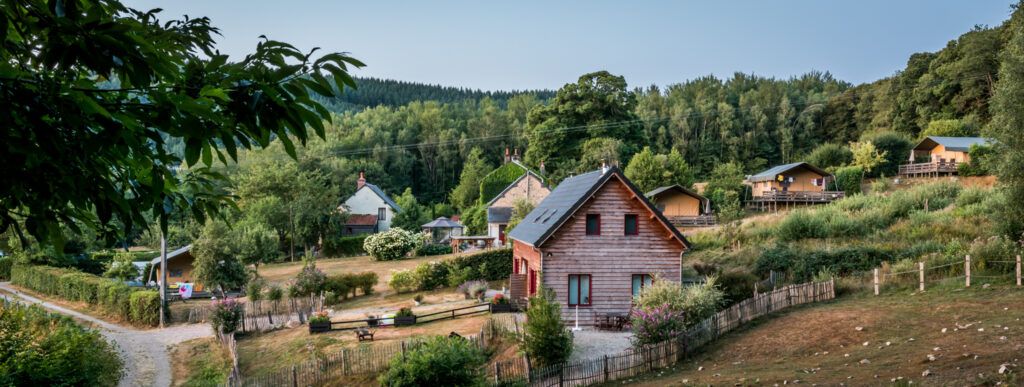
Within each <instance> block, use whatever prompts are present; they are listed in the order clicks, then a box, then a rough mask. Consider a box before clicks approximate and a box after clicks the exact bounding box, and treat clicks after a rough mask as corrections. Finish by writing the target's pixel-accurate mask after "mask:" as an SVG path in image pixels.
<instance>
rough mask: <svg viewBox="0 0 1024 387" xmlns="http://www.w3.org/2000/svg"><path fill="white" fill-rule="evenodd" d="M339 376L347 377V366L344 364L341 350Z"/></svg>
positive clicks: (343, 351)
mask: <svg viewBox="0 0 1024 387" xmlns="http://www.w3.org/2000/svg"><path fill="white" fill-rule="evenodd" d="M341 375H342V376H347V375H348V364H347V363H346V362H345V350H344V349H342V350H341Z"/></svg>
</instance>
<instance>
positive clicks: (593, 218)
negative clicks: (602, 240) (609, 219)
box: [587, 214, 601, 235]
mask: <svg viewBox="0 0 1024 387" xmlns="http://www.w3.org/2000/svg"><path fill="white" fill-rule="evenodd" d="M587 235H601V215H598V214H587Z"/></svg>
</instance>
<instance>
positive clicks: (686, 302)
mask: <svg viewBox="0 0 1024 387" xmlns="http://www.w3.org/2000/svg"><path fill="white" fill-rule="evenodd" d="M724 297H725V293H724V292H722V290H721V289H720V288H719V287H718V277H716V276H708V277H705V279H704V283H702V284H700V285H693V286H685V287H684V286H681V285H680V284H679V283H678V282H675V281H671V280H667V279H663V278H661V276H659V275H657V274H656V275H655V276H654V283H653V284H652V285H651V286H646V287H644V290H643V291H642V292H640V295H639V296H637V297H634V298H633V303H634V304H635V305H636V306H637V308H638V309H646V310H652V309H655V308H657V307H661V306H664V305H666V304H668V305H669V310H671V311H673V312H676V313H683V315H684V316H685V323H686V324H687V326H690V325H691V324H697V323H699V322H701V321H703V320H704V319H706V318H708V317H710V316H711V315H713V314H715V312H717V311H718V308H719V307H720V306H722V303H723V300H724ZM684 311H685V312H684Z"/></svg>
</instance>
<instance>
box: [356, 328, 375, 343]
mask: <svg viewBox="0 0 1024 387" xmlns="http://www.w3.org/2000/svg"><path fill="white" fill-rule="evenodd" d="M374 333H376V331H372V330H369V329H366V328H356V338H357V339H359V341H373V334H374Z"/></svg>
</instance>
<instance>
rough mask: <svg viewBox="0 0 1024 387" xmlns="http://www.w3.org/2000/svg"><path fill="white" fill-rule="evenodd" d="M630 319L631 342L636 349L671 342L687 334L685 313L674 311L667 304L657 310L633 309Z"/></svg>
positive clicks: (656, 308)
mask: <svg viewBox="0 0 1024 387" xmlns="http://www.w3.org/2000/svg"><path fill="white" fill-rule="evenodd" d="M629 317H630V323H629V325H630V329H631V330H632V331H633V336H631V337H630V338H629V342H630V344H632V345H633V347H635V348H643V347H645V346H648V345H652V344H657V343H660V342H662V341H665V340H671V339H674V338H676V337H679V336H681V335H682V334H684V333H686V324H685V321H686V317H685V313H683V312H676V311H673V310H672V308H671V307H670V306H669V304H667V303H666V304H664V305H662V306H659V307H655V308H637V309H633V310H632V311H630V312H629Z"/></svg>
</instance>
